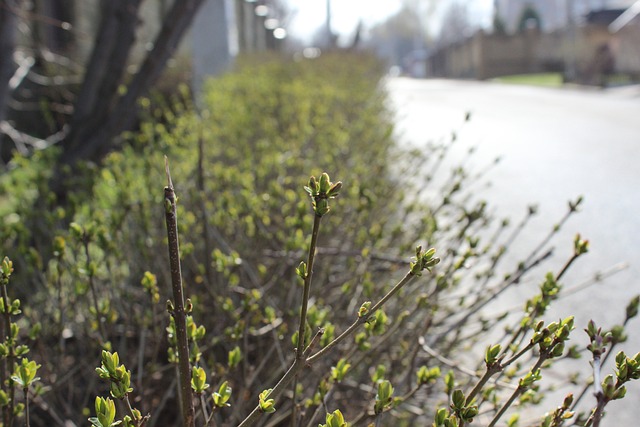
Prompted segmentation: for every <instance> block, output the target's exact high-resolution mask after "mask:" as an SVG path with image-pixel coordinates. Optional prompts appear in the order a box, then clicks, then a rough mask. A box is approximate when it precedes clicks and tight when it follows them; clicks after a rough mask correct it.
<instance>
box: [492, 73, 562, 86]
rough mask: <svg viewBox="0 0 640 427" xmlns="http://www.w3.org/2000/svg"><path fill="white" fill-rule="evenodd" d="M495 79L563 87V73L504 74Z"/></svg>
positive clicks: (514, 82) (504, 81)
mask: <svg viewBox="0 0 640 427" xmlns="http://www.w3.org/2000/svg"><path fill="white" fill-rule="evenodd" d="M494 81H497V82H500V83H507V84H517V85H527V86H541V87H561V86H562V74H561V73H538V74H518V75H513V76H504V77H498V78H496V79H494Z"/></svg>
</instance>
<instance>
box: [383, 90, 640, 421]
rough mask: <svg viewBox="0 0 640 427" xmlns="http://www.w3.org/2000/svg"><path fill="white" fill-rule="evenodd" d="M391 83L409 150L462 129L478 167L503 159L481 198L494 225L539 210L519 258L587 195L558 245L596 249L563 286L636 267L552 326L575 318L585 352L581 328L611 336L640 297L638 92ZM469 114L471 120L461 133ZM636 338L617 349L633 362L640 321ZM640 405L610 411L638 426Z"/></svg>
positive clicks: (568, 302)
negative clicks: (591, 325)
mask: <svg viewBox="0 0 640 427" xmlns="http://www.w3.org/2000/svg"><path fill="white" fill-rule="evenodd" d="M387 84H388V86H387V87H388V90H389V93H390V98H391V101H392V106H393V108H394V110H395V111H396V114H397V118H396V123H397V132H398V135H399V136H400V140H401V141H402V143H403V144H405V145H409V144H411V145H417V146H420V145H421V144H424V143H425V142H426V141H429V140H436V139H438V138H439V137H442V136H446V135H449V134H450V133H451V131H453V130H456V129H460V131H459V138H460V139H461V140H462V141H463V143H464V144H468V145H474V146H477V148H478V154H477V155H475V156H474V157H475V160H474V162H477V163H478V164H479V165H482V164H487V163H489V162H490V161H491V160H492V159H493V158H495V157H498V156H499V157H501V158H502V160H501V162H500V163H499V164H498V165H497V166H496V168H495V169H494V170H492V171H491V173H490V175H489V179H490V180H491V182H492V186H491V187H490V188H489V189H488V190H486V191H485V192H484V194H482V197H483V198H484V199H486V200H487V201H488V202H489V203H490V206H492V207H493V212H494V214H496V216H498V217H500V218H502V217H511V218H512V219H513V220H514V221H516V220H519V219H520V218H521V217H522V216H523V214H524V212H525V209H526V207H527V206H528V205H529V204H532V203H536V204H537V205H538V207H539V212H540V214H539V215H538V216H537V217H536V219H535V221H533V223H532V224H531V226H532V227H530V229H529V230H528V232H527V233H526V234H525V235H524V237H525V238H526V239H530V240H531V242H523V244H522V245H521V246H522V248H523V249H522V250H523V252H522V255H524V254H525V252H524V251H525V248H530V247H531V246H532V243H537V241H538V240H539V239H540V236H541V235H543V234H545V233H546V232H547V231H548V230H549V228H550V227H551V226H552V225H553V224H555V223H556V222H557V221H558V220H559V219H560V217H561V216H562V214H563V213H564V212H565V210H566V206H567V201H568V200H569V199H575V198H576V197H577V196H579V195H583V196H584V199H585V203H584V204H583V208H582V212H581V213H580V214H579V215H577V216H575V217H574V218H572V219H571V220H570V221H569V222H568V223H567V226H566V227H565V229H564V232H563V233H561V234H560V235H559V236H558V238H557V239H556V240H555V241H554V246H555V247H556V251H555V253H556V254H558V255H559V254H563V255H564V254H565V253H566V254H569V253H570V251H571V250H572V248H571V243H572V239H573V236H575V234H576V233H577V232H579V233H581V234H582V235H583V236H584V237H585V238H588V239H589V241H590V252H589V254H588V256H587V257H585V258H584V259H580V260H578V264H577V266H576V268H574V269H573V270H572V271H571V274H570V275H568V276H566V278H565V280H564V282H565V283H564V284H565V286H567V287H570V286H571V285H573V284H576V283H579V282H581V281H582V280H584V279H586V278H588V277H591V276H592V275H593V274H594V273H595V272H597V271H601V270H606V269H607V268H608V267H611V266H614V265H616V264H619V263H620V262H625V263H628V264H629V267H628V268H627V269H626V270H624V271H622V272H620V273H618V274H616V275H614V276H613V277H611V278H609V279H607V280H606V281H605V282H604V283H602V284H599V285H596V286H594V287H592V288H589V289H588V290H586V291H583V292H581V293H578V294H575V295H572V296H570V297H569V298H567V299H565V300H563V301H561V303H559V304H556V306H555V307H554V309H553V311H552V312H551V313H550V314H549V315H548V316H546V317H548V319H547V321H552V320H556V319H557V318H558V317H559V316H566V315H569V314H574V313H575V314H576V325H577V327H576V329H577V330H576V331H575V332H574V337H575V338H574V339H579V340H581V341H584V342H585V343H586V334H584V333H583V332H582V329H583V328H584V327H585V326H586V322H587V321H588V320H589V319H594V320H596V322H598V323H599V324H601V325H602V326H603V327H605V328H606V327H611V326H613V325H614V324H616V323H620V322H621V321H622V320H623V316H624V307H625V306H626V304H627V301H628V300H629V299H630V298H631V297H633V296H635V295H636V294H640V88H639V87H631V88H616V89H608V90H604V91H603V90H598V89H584V88H583V89H580V88H573V89H570V88H562V89H552V88H534V87H526V86H516V85H503V84H498V83H493V82H466V81H465V82H461V81H450V80H414V79H408V78H390V79H389V80H388V83H387ZM465 112H470V113H471V121H470V122H469V123H468V124H465V125H464V126H462V127H461V123H462V122H463V118H464V114H465ZM517 250H519V249H516V251H517ZM562 259H564V257H562ZM527 297H528V296H527ZM520 298H522V302H524V297H523V296H522V295H520ZM554 317H555V318H554ZM629 329H630V334H631V337H630V340H629V342H628V343H626V344H625V345H623V346H621V347H619V348H618V349H624V350H625V351H627V352H628V353H631V355H633V354H635V353H636V352H638V351H640V319H635V320H634V321H633V322H632V323H631V324H630V327H629ZM581 363H583V364H585V365H586V364H587V361H586V360H585V359H583V361H582V362H581ZM586 368H587V371H588V369H589V368H588V366H587V367H586ZM608 369H609V370H610V369H611V366H609V367H608ZM589 398H592V397H589ZM639 400H640V384H636V386H635V387H633V388H632V389H630V393H629V394H628V397H627V398H626V399H625V401H622V402H620V403H618V402H614V403H612V404H611V407H610V413H613V412H614V411H615V412H616V414H615V421H616V422H617V423H622V425H635V424H637V420H638V419H640V406H638V405H637V404H636V402H638V401H639ZM618 405H624V406H623V407H622V406H618ZM616 408H617V409H618V410H616ZM632 420H633V421H632ZM613 421H614V419H613V417H610V418H609V419H608V421H604V422H603V425H616V423H615V422H614V423H613V424H612V422H613Z"/></svg>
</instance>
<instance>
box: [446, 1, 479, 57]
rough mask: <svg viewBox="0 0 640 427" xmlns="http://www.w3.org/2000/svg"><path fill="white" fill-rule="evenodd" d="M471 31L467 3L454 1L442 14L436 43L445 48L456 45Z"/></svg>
mask: <svg viewBox="0 0 640 427" xmlns="http://www.w3.org/2000/svg"><path fill="white" fill-rule="evenodd" d="M472 31H473V26H472V25H471V22H470V21H469V11H468V9H467V3H466V2H460V1H455V2H453V3H451V4H450V5H449V6H448V7H447V9H446V10H445V12H444V15H443V17H442V27H441V28H440V34H439V36H438V42H439V44H441V45H445V46H446V45H450V44H453V43H457V42H459V41H461V40H464V39H465V38H467V37H469V36H470V35H471V32H472Z"/></svg>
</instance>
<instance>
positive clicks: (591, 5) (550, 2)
mask: <svg viewBox="0 0 640 427" xmlns="http://www.w3.org/2000/svg"><path fill="white" fill-rule="evenodd" d="M635 1H636V0H495V1H494V7H495V10H496V12H497V15H498V16H499V17H500V19H501V20H502V22H503V23H504V25H505V29H506V31H507V33H510V34H513V33H516V32H518V31H519V30H521V29H523V28H529V27H537V28H539V29H540V30H541V31H544V32H552V31H556V30H560V29H563V28H566V27H567V26H568V24H569V23H570V22H575V23H577V24H581V23H583V22H584V19H585V17H586V16H587V14H589V13H590V12H593V11H598V10H604V9H625V8H628V7H630V6H631V5H633V3H635ZM570 17H571V18H572V20H573V21H571V20H570V19H569V18H570Z"/></svg>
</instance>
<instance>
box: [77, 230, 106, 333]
mask: <svg viewBox="0 0 640 427" xmlns="http://www.w3.org/2000/svg"><path fill="white" fill-rule="evenodd" d="M82 240H83V242H82V246H83V247H84V254H85V257H86V261H85V266H86V270H87V273H88V274H89V289H90V290H91V297H92V299H93V309H94V310H95V311H96V323H97V324H98V334H99V339H100V345H104V343H105V342H106V340H107V335H106V332H105V330H104V325H103V324H102V319H101V316H100V306H99V305H98V293H97V291H96V285H95V283H94V280H93V269H92V268H91V255H90V254H89V238H88V237H87V236H84V237H83V238H82Z"/></svg>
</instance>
